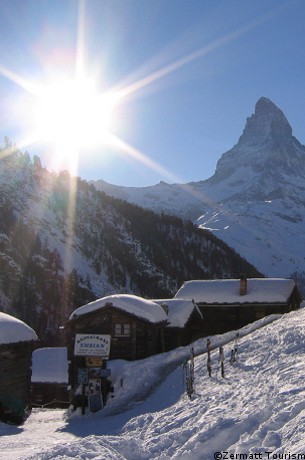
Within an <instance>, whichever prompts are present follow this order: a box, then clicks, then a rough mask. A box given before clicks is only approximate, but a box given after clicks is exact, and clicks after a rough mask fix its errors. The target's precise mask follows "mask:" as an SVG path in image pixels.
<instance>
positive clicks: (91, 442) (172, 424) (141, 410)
mask: <svg viewBox="0 0 305 460" xmlns="http://www.w3.org/2000/svg"><path fill="white" fill-rule="evenodd" d="M260 324H261V323H260V322H258V325H260ZM234 335H235V334H233V333H229V334H224V335H223V336H216V337H212V338H211V339H212V344H213V345H214V346H215V347H216V349H214V350H213V351H212V377H211V378H209V377H208V375H207V370H206V359H207V356H206V354H200V355H199V356H196V357H195V396H194V398H193V399H192V400H189V399H188V397H187V396H186V395H185V392H184V383H183V373H182V366H181V365H179V366H178V367H176V369H175V370H174V371H173V372H171V373H170V374H169V375H168V376H167V377H166V378H165V379H164V380H163V381H162V383H161V384H160V385H159V386H157V387H156V388H155V391H154V392H153V393H151V394H150V395H149V396H148V397H146V399H144V400H143V401H141V400H138V401H134V402H133V403H130V409H129V410H127V411H125V412H121V413H116V414H115V413H113V414H112V415H111V411H110V410H108V412H109V414H110V415H109V414H108V415H106V413H102V412H101V413H97V414H89V415H87V416H84V417H76V418H72V419H68V418H67V417H66V412H65V411H63V410H35V411H34V412H33V413H32V415H31V416H30V417H29V419H28V420H27V421H26V422H25V424H24V425H23V426H21V427H14V426H10V425H5V424H1V423H0V434H1V438H0V459H1V460H17V459H18V460H25V459H26V460H49V459H53V460H67V459H71V458H77V459H82V460H83V459H94V460H102V459H103V460H104V459H107V460H108V459H109V460H110V459H111V460H114V459H115V460H121V459H127V460H131V459H132V460H149V459H153V458H158V459H171V458H179V459H192V460H196V459H200V460H209V459H213V458H214V453H215V452H223V451H226V452H229V453H230V454H249V453H262V458H263V459H264V458H267V456H266V454H265V452H267V451H268V452H272V454H273V455H280V454H283V453H287V454H288V453H291V454H292V453H303V454H305V439H304V430H305V356H304V355H305V309H301V310H298V311H296V312H292V313H290V314H287V315H284V316H283V317H281V318H280V319H278V320H277V321H274V322H272V323H270V324H267V325H266V326H264V327H261V328H259V329H256V330H254V332H251V333H250V334H248V335H245V336H243V337H240V339H239V342H238V361H237V363H236V364H235V365H234V366H231V365H230V364H229V356H230V351H231V349H232V347H233V346H234V342H233V341H231V342H228V338H229V339H230V340H232V338H233V337H234ZM241 335H242V334H241ZM224 338H227V342H228V343H227V344H226V345H225V346H224V350H225V378H224V379H222V378H221V376H220V372H219V369H218V345H219V344H220V343H223V340H224ZM198 343H199V342H198ZM196 344H197V342H195V344H194V346H195V353H196ZM197 348H198V344H197ZM181 350H182V349H181ZM187 350H189V347H188V348H187ZM177 354H178V355H179V350H178V352H177ZM164 358H165V355H160V356H159V357H157V358H154V360H150V361H149V360H146V361H145V362H146V363H147V366H149V365H152V364H151V363H152V362H154V363H155V365H156V366H157V365H158V366H159V369H162V368H163V369H164ZM161 359H163V362H161ZM180 362H182V360H181V361H180ZM143 363H144V361H143V362H142V364H141V363H138V364H137V363H132V366H133V370H132V375H131V378H133V379H134V380H133V382H134V386H135V387H136V386H137V382H138V381H139V382H140V375H141V365H142V366H143ZM145 373H147V369H145ZM148 374H149V373H148ZM155 374H156V372H154V375H155ZM141 385H142V383H141ZM118 396H119V395H118ZM111 404H113V407H114V408H115V407H116V405H115V398H114V400H113V403H112V401H111V402H110V403H109V408H111ZM236 458H237V457H236ZM274 458H276V457H274Z"/></svg>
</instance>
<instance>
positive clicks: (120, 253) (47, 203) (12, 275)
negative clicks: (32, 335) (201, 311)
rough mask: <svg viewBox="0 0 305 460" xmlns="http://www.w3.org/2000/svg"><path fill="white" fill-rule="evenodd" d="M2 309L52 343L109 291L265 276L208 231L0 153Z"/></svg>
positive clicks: (14, 153)
mask: <svg viewBox="0 0 305 460" xmlns="http://www.w3.org/2000/svg"><path fill="white" fill-rule="evenodd" d="M0 213H1V214H0V215H1V219H0V310H2V311H5V312H8V313H10V314H13V315H15V316H17V317H19V318H20V319H22V320H24V321H25V322H26V323H27V324H29V325H30V326H32V327H33V328H34V330H35V331H36V333H37V334H38V336H39V338H40V339H41V340H42V344H44V345H46V346H49V345H52V344H55V343H56V339H57V334H58V328H59V326H60V325H61V324H63V322H64V321H66V320H67V318H68V317H69V314H70V313H71V311H73V310H74V309H75V308H77V307H79V306H81V305H83V304H85V303H88V302H90V301H91V300H94V299H96V298H99V297H104V296H106V295H109V294H113V293H134V294H137V295H140V296H143V297H146V298H167V297H172V296H173V295H174V294H175V293H176V291H177V289H178V288H179V287H180V286H181V284H182V283H183V282H184V281H185V280H188V279H194V278H216V277H224V278H228V277H238V276H239V274H240V273H241V272H243V273H246V274H247V275H248V276H261V273H259V272H258V271H257V270H256V269H255V268H254V267H253V266H251V265H250V264H248V263H247V262H246V261H245V260H244V259H242V258H241V257H239V256H238V254H237V253H236V252H235V251H234V250H232V249H230V248H229V247H228V246H227V245H226V244H225V243H223V242H222V241H220V240H218V239H217V238H216V237H215V236H213V235H212V234H211V233H210V232H208V231H204V230H200V229H198V228H197V227H196V226H194V225H193V224H192V223H191V222H186V221H183V220H181V219H179V218H177V217H175V216H167V215H160V214H154V213H153V212H152V211H149V210H145V209H143V208H141V207H139V206H136V205H133V204H129V203H127V202H124V201H122V200H118V199H116V198H112V197H110V196H107V195H106V194H105V193H103V192H99V191H97V190H96V189H95V188H94V187H93V186H92V185H89V184H88V183H87V182H86V181H83V180H81V179H80V178H73V177H71V176H70V175H69V174H68V173H67V172H62V173H60V174H55V173H50V172H48V171H47V170H46V169H44V168H42V166H41V163H40V160H39V158H37V157H34V160H33V161H32V160H31V159H30V156H29V154H28V153H27V152H25V153H22V152H20V151H19V150H18V149H17V148H15V147H14V145H12V144H11V143H10V142H9V141H8V140H6V146H5V148H4V149H1V150H0Z"/></svg>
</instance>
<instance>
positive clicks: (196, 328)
mask: <svg viewBox="0 0 305 460" xmlns="http://www.w3.org/2000/svg"><path fill="white" fill-rule="evenodd" d="M154 302H156V303H158V304H159V305H161V306H162V307H163V309H164V310H165V312H166V313H167V317H168V324H167V326H166V328H165V329H164V343H165V351H169V350H173V349H174V348H177V347H181V346H186V345H189V344H190V343H192V342H194V341H195V340H197V339H198V338H200V337H202V330H203V327H204V325H203V321H204V319H203V316H202V313H201V311H200V310H199V308H198V307H197V305H196V303H195V302H194V300H192V299H160V300H159V299H158V300H154Z"/></svg>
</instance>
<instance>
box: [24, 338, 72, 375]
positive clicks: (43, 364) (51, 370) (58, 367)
mask: <svg viewBox="0 0 305 460" xmlns="http://www.w3.org/2000/svg"><path fill="white" fill-rule="evenodd" d="M68 367H69V364H68V356H67V348H65V347H57V348H38V349H37V350H35V351H34V352H33V355H32V379H31V380H32V382H48V383H67V382H68Z"/></svg>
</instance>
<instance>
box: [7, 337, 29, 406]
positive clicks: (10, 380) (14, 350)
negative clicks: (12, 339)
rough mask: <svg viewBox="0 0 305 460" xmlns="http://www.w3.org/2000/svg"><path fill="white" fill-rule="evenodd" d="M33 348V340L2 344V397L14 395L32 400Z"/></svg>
mask: <svg viewBox="0 0 305 460" xmlns="http://www.w3.org/2000/svg"><path fill="white" fill-rule="evenodd" d="M33 348H34V347H33V344H32V343H31V342H20V343H17V344H2V345H0V375H1V379H0V397H1V396H4V395H13V396H16V397H17V398H19V399H21V401H23V402H24V403H26V404H28V403H29V402H30V400H31V397H30V385H31V362H32V351H33Z"/></svg>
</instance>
